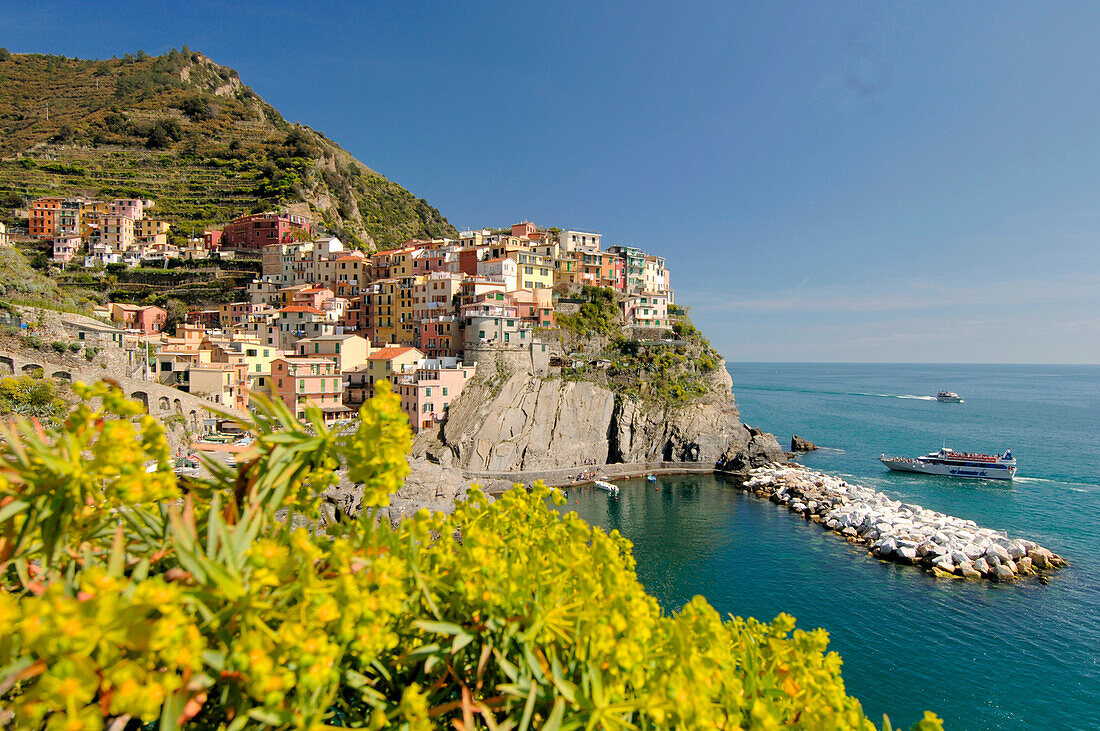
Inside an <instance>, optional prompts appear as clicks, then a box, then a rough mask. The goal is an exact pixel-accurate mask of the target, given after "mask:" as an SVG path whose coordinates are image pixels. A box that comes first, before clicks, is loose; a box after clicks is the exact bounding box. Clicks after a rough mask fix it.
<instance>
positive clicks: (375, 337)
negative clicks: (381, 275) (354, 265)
mask: <svg viewBox="0 0 1100 731" xmlns="http://www.w3.org/2000/svg"><path fill="white" fill-rule="evenodd" d="M372 288H373V290H374V291H373V292H372V293H371V294H370V295H369V296H370V298H371V313H370V318H371V322H368V323H364V325H366V330H367V332H368V333H370V334H371V335H372V337H371V342H374V343H376V344H380V345H384V344H386V343H396V342H397V280H396V279H379V280H377V281H375V282H374V284H373V285H372Z"/></svg>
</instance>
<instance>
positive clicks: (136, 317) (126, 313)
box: [110, 302, 168, 335]
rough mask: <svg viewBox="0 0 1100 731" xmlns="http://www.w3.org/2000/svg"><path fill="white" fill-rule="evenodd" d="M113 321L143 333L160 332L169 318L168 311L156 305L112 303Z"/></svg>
mask: <svg viewBox="0 0 1100 731" xmlns="http://www.w3.org/2000/svg"><path fill="white" fill-rule="evenodd" d="M110 308H111V322H114V323H117V324H118V325H119V326H120V327H122V328H125V329H127V330H137V331H139V332H140V333H141V334H142V335H148V334H150V333H158V332H160V331H161V329H162V328H163V327H164V323H165V321H166V320H167V319H168V313H167V312H166V311H165V310H163V309H161V308H160V307H157V306H156V305H144V306H143V305H128V304H120V303H117V302H112V303H110Z"/></svg>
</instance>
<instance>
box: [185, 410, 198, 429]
mask: <svg viewBox="0 0 1100 731" xmlns="http://www.w3.org/2000/svg"><path fill="white" fill-rule="evenodd" d="M187 418H188V420H189V421H190V423H191V431H193V432H197V431H198V430H199V426H200V424H199V412H197V411H195V410H194V409H191V411H190V412H188V414H187Z"/></svg>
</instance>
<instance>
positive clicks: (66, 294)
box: [0, 246, 88, 313]
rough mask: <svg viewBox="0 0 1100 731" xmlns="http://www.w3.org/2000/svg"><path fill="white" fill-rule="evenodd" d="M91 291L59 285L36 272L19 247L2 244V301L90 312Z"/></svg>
mask: <svg viewBox="0 0 1100 731" xmlns="http://www.w3.org/2000/svg"><path fill="white" fill-rule="evenodd" d="M87 294H88V293H87V292H84V291H82V290H80V289H72V290H66V289H63V288H62V287H59V286H58V284H57V282H56V281H54V280H53V279H51V278H50V277H46V276H43V275H42V274H40V273H38V272H37V271H35V270H34V268H33V267H32V266H31V265H30V262H28V261H27V260H26V258H25V257H24V256H23V255H22V254H21V253H20V252H19V250H18V249H15V248H14V247H10V246H5V247H0V301H4V302H13V303H15V304H22V305H31V306H36V307H46V308H48V309H53V310H67V311H70V312H81V311H83V312H85V313H86V311H87V307H86V306H85V303H86V298H85V296H86V295H87Z"/></svg>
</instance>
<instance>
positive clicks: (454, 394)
mask: <svg viewBox="0 0 1100 731" xmlns="http://www.w3.org/2000/svg"><path fill="white" fill-rule="evenodd" d="M473 376H474V366H464V365H461V364H459V363H458V362H457V361H456V360H455V359H454V358H444V359H435V360H422V361H420V363H419V364H418V365H417V368H416V370H415V371H413V372H412V373H409V374H405V375H401V376H398V377H397V384H396V385H395V386H394V390H395V391H396V392H397V394H398V396H400V397H401V408H403V409H404V410H405V413H406V414H407V415H408V417H409V425H410V426H411V427H412V430H413V432H419V431H422V430H424V429H430V428H431V427H432V426H434V425H435V424H436V423H438V422H440V421H442V420H443V419H444V418H445V417H446V415H447V410H448V409H449V408H450V406H451V402H452V401H454V400H455V399H456V398H458V395H459V394H460V393H462V389H463V387H464V386H465V385H466V382H467V381H469V380H470V379H471V378H473Z"/></svg>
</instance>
